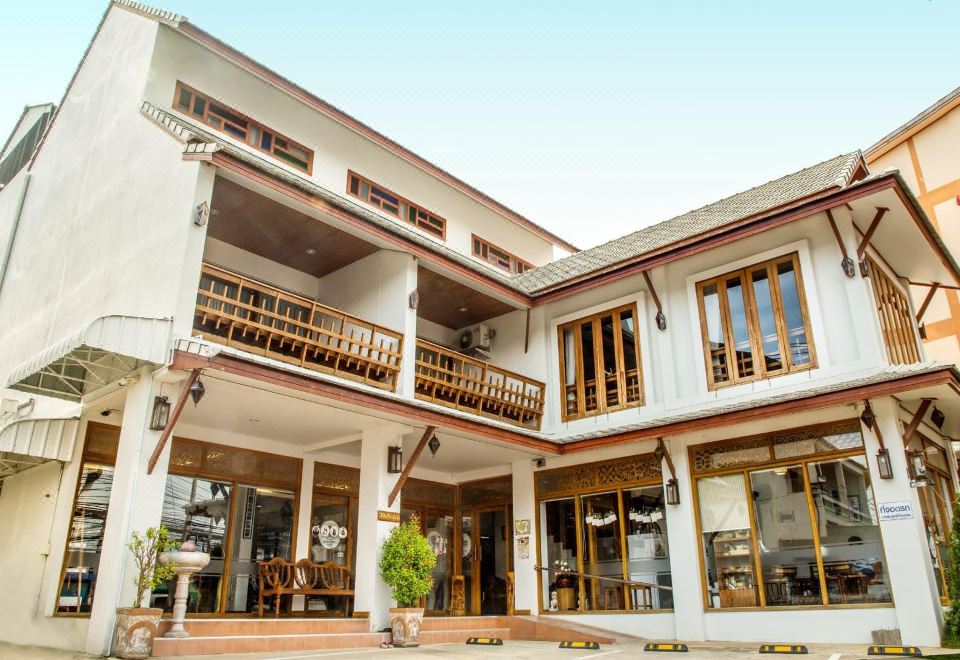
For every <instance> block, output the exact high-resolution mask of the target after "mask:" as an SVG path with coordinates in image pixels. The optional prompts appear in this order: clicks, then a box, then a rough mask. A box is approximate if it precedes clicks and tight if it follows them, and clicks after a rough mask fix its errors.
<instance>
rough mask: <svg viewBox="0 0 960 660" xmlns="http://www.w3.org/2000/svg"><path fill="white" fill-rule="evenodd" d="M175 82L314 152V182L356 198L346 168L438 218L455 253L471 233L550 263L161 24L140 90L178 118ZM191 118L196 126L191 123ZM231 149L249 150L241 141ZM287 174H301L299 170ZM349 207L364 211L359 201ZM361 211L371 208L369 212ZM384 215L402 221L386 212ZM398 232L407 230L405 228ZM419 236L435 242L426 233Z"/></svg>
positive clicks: (461, 200) (444, 188)
mask: <svg viewBox="0 0 960 660" xmlns="http://www.w3.org/2000/svg"><path fill="white" fill-rule="evenodd" d="M177 80H181V81H183V82H184V83H186V84H187V85H189V86H191V87H193V88H194V89H196V90H197V91H199V92H201V93H204V94H206V95H209V96H210V97H211V98H214V99H216V100H218V101H220V102H221V103H224V104H226V105H228V106H230V107H231V108H233V109H234V110H236V111H238V112H241V113H243V114H245V115H247V116H249V117H250V118H252V119H254V120H256V121H258V122H261V123H263V124H264V125H266V126H269V127H271V128H273V129H274V130H276V131H278V132H279V133H282V134H284V135H286V136H287V137H288V138H290V139H291V140H295V141H296V142H299V143H300V144H303V145H304V146H306V147H308V148H310V149H313V150H314V152H315V153H314V162H313V172H312V175H311V177H310V178H311V180H312V181H313V182H314V183H316V184H318V185H321V186H323V187H325V188H327V189H328V190H330V191H332V192H334V193H337V194H339V195H342V196H344V197H348V198H349V199H351V200H355V198H353V197H349V196H348V195H347V192H346V186H347V170H348V169H349V170H353V171H355V172H357V173H358V174H360V175H362V176H365V177H367V178H369V179H371V180H372V181H374V182H376V183H378V184H380V185H382V186H384V187H386V188H388V189H389V190H391V191H393V192H394V193H396V194H398V195H400V196H402V197H405V198H407V199H409V200H410V201H411V202H413V203H415V204H418V205H420V206H422V207H423V208H425V209H427V210H429V211H431V212H433V213H434V214H436V215H438V216H440V217H442V218H444V219H445V220H446V221H447V237H446V241H445V243H446V245H447V246H448V247H450V248H452V249H454V250H457V251H458V252H460V253H462V254H466V255H470V254H471V245H470V239H471V234H472V233H476V234H477V235H479V236H481V237H482V238H484V239H486V240H488V241H490V242H491V243H494V244H495V245H497V246H499V247H501V248H502V249H504V250H507V251H509V252H512V253H513V254H515V255H517V256H519V257H521V258H522V259H524V260H526V261H529V262H530V263H532V264H534V265H537V266H539V265H543V264H545V263H547V262H549V261H552V260H553V259H554V246H553V244H552V243H551V242H550V241H548V240H545V239H543V238H540V237H539V236H537V235H536V234H534V233H533V232H531V231H529V230H527V229H524V228H522V227H520V226H519V225H517V224H516V223H514V222H513V221H511V220H508V219H507V218H506V217H504V216H503V215H500V214H499V213H497V212H494V211H492V210H490V209H489V208H487V207H486V206H484V205H483V204H480V203H479V202H477V201H475V200H473V199H472V198H470V197H468V196H467V195H466V194H464V193H461V192H459V191H458V190H456V189H454V188H453V187H451V186H449V185H447V184H445V183H443V182H441V181H440V180H439V179H437V178H436V177H434V176H433V175H430V174H427V173H426V172H424V171H423V170H421V169H419V168H418V167H415V166H413V165H411V164H409V163H407V162H406V161H404V160H402V159H401V158H400V157H398V156H395V155H393V154H392V153H390V152H388V151H387V150H386V149H384V148H383V147H380V146H379V145H377V144H375V143H373V142H371V141H370V140H369V139H368V138H366V137H363V136H361V135H360V134H358V133H357V132H355V131H354V130H352V129H350V128H347V127H345V126H343V125H342V124H340V123H338V122H336V121H334V120H333V119H330V118H328V117H327V116H325V115H323V114H321V113H319V112H318V111H316V110H314V109H312V108H310V107H309V106H307V105H306V104H304V103H302V102H300V101H297V100H295V99H294V98H293V97H291V96H289V95H288V94H286V93H285V92H282V91H280V90H278V89H276V88H275V87H274V86H272V85H271V84H269V83H267V82H264V81H262V80H260V79H258V78H254V77H253V76H251V75H250V74H249V73H248V72H246V71H244V70H242V69H240V68H239V67H237V66H235V65H234V64H232V63H230V62H229V61H227V60H226V59H224V58H221V57H219V56H217V55H215V54H213V53H211V52H210V51H209V50H207V49H206V48H205V47H203V46H201V45H199V44H197V43H195V42H193V41H192V40H190V39H188V38H186V37H184V36H183V35H181V34H178V33H177V32H175V31H174V30H172V29H170V28H167V27H164V26H161V28H160V33H159V36H158V39H157V57H156V59H155V60H154V62H153V65H152V68H151V72H150V80H149V83H148V85H147V88H146V92H145V98H146V100H148V101H150V102H151V103H153V104H154V105H156V106H157V107H159V108H163V109H164V110H167V111H170V112H173V113H174V114H178V113H177V111H176V110H174V109H173V108H172V102H173V96H174V89H175V87H176V84H177ZM193 120H194V121H196V118H193ZM210 130H211V131H213V129H210ZM214 132H215V131H214ZM218 135H219V136H220V137H221V139H224V140H227V141H230V140H231V138H229V137H228V136H226V135H225V134H219V133H218ZM234 143H235V144H237V145H240V146H244V147H245V148H249V147H248V146H247V145H245V144H244V143H243V142H240V141H234ZM251 151H252V152H253V153H256V154H258V155H262V156H263V157H265V158H267V159H268V160H271V162H273V163H274V164H276V165H282V163H281V162H280V161H277V160H275V159H273V158H272V157H271V156H269V155H265V154H262V153H261V152H259V151H254V150H252V148H251ZM289 169H290V171H291V172H295V173H296V174H298V175H301V176H306V175H305V174H304V173H303V172H301V171H300V170H296V169H294V168H289ZM355 201H357V202H358V203H360V204H363V205H364V206H366V205H365V204H364V203H363V202H360V201H359V200H355ZM367 208H369V209H374V207H371V206H367ZM383 215H384V217H385V218H390V219H391V220H394V221H396V222H401V221H400V220H398V219H397V218H395V217H394V216H391V215H389V214H383ZM404 226H408V227H409V226H410V225H408V224H406V223H404ZM423 235H424V236H429V237H430V238H434V237H433V236H432V235H430V234H427V233H425V232H424V233H423ZM434 240H438V239H434ZM478 263H482V262H479V261H478ZM491 268H493V267H492V266H491Z"/></svg>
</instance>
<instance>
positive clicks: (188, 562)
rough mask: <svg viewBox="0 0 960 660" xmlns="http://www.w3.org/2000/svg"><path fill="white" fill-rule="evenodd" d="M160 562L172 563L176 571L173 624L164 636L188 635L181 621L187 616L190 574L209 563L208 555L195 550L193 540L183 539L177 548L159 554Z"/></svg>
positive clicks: (179, 636)
mask: <svg viewBox="0 0 960 660" xmlns="http://www.w3.org/2000/svg"><path fill="white" fill-rule="evenodd" d="M160 562H161V563H163V564H169V565H172V566H173V570H174V571H176V573H177V591H176V594H175V595H174V600H173V619H171V623H172V624H173V625H172V626H170V630H169V631H168V632H167V634H165V635H164V637H178V638H182V637H189V636H190V633H188V632H187V631H186V630H184V628H183V621H184V619H185V618H186V616H187V597H188V596H189V594H190V576H191V575H193V574H194V573H196V572H198V571H200V570H202V569H203V568H204V567H205V566H206V565H207V564H209V563H210V555H209V554H207V553H206V552H197V544H196V543H194V542H193V541H184V542H183V543H182V544H181V545H180V549H179V550H172V551H170V552H164V553H163V554H161V555H160Z"/></svg>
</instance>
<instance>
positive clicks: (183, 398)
mask: <svg viewBox="0 0 960 660" xmlns="http://www.w3.org/2000/svg"><path fill="white" fill-rule="evenodd" d="M198 378H200V370H199V369H194V370H193V371H191V372H190V376H189V377H188V378H187V382H186V383H184V385H183V390H182V391H181V392H180V398H178V399H177V405H175V406H174V407H173V411H171V413H170V418H169V419H168V420H167V425H166V426H165V427H164V428H163V433H161V434H160V439H159V440H157V446H156V447H154V448H153V453H152V454H150V462H149V463H147V474H153V468H155V467H157V461H158V460H160V454H162V453H163V448H164V447H165V446H166V444H167V442H168V441H169V440H170V436H171V435H172V434H173V427H174V426H176V425H177V420H179V419H180V414H181V413H182V412H183V407H184V406H185V405H186V404H187V399H189V398H190V387H191V386H192V385H193V384H194V383H195V382H197V379H198Z"/></svg>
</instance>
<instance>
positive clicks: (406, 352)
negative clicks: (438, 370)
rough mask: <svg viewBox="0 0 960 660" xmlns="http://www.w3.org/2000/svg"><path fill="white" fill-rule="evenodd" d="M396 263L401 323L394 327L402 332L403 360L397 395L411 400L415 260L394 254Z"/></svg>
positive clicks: (415, 350) (414, 343)
mask: <svg viewBox="0 0 960 660" xmlns="http://www.w3.org/2000/svg"><path fill="white" fill-rule="evenodd" d="M395 256H396V257H398V262H399V263H397V264H395V266H396V269H397V270H396V273H395V274H394V276H393V283H394V286H395V288H396V289H397V291H396V293H395V294H394V295H396V298H397V300H398V301H401V304H402V305H403V308H402V310H398V314H399V316H400V320H401V323H399V324H398V325H397V326H396V327H397V329H398V330H403V359H402V362H401V367H400V376H399V378H398V382H397V393H398V394H401V395H403V396H405V397H408V398H411V399H412V398H413V394H414V386H415V381H414V375H415V366H416V360H417V310H415V309H410V304H409V298H410V294H411V293H412V292H413V291H415V290H416V288H417V260H416V259H415V258H413V257H411V256H409V255H406V254H395Z"/></svg>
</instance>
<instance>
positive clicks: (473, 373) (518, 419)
mask: <svg viewBox="0 0 960 660" xmlns="http://www.w3.org/2000/svg"><path fill="white" fill-rule="evenodd" d="M544 388H545V386H544V384H543V383H541V382H539V381H536V380H533V379H532V378H527V377H526V376H521V375H520V374H517V373H514V372H512V371H507V370H506V369H500V368H499V367H494V366H493V365H490V364H487V363H486V362H483V361H481V360H476V359H474V358H471V357H467V356H466V355H463V354H461V353H457V352H456V351H452V350H450V349H447V348H444V347H443V346H438V345H437V344H432V343H430V342H428V341H424V340H422V339H418V340H417V365H416V396H417V398H418V399H422V400H424V401H431V402H433V403H437V404H440V405H441V406H447V407H450V408H456V409H458V410H464V411H468V412H473V413H476V414H478V415H484V416H486V417H493V418H496V419H500V420H503V421H505V422H510V423H512V424H516V425H518V426H523V427H526V428H532V429H539V428H540V421H541V419H542V418H543V392H544Z"/></svg>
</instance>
